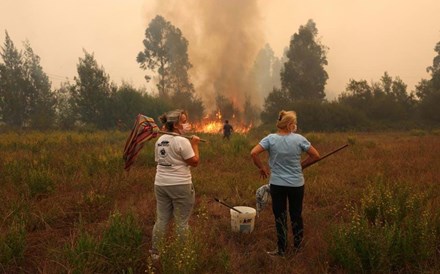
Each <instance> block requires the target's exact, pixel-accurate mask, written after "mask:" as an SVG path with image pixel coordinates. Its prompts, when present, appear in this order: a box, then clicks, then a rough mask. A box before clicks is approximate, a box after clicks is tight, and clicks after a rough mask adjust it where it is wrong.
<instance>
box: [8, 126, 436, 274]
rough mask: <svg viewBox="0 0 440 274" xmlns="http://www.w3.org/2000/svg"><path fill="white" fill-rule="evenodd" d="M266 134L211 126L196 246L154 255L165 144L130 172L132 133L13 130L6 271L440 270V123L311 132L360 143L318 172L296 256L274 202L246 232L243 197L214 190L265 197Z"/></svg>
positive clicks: (324, 148)
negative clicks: (241, 219) (254, 150)
mask: <svg viewBox="0 0 440 274" xmlns="http://www.w3.org/2000/svg"><path fill="white" fill-rule="evenodd" d="M266 133H267V132H265V133H263V132H258V133H257V132H253V133H251V134H249V135H248V136H246V137H244V136H233V138H232V139H231V141H230V142H227V141H224V140H222V139H221V136H217V135H206V136H203V137H204V138H206V139H208V140H209V143H207V144H201V157H202V162H201V164H200V166H199V167H197V168H195V169H193V182H194V185H195V188H196V197H197V198H196V200H197V203H196V206H195V211H194V214H193V216H192V218H191V220H190V222H191V227H192V235H191V236H192V237H191V239H190V241H189V242H187V243H185V244H182V243H180V242H178V241H175V240H173V239H169V241H168V242H167V243H166V244H165V247H166V249H164V250H165V251H166V252H165V253H164V254H163V255H162V258H161V262H152V261H151V260H150V259H148V249H149V246H150V240H151V230H152V226H153V224H154V218H155V199H154V193H153V191H152V189H153V181H154V174H155V164H154V160H153V150H152V148H153V144H152V143H148V144H147V145H146V146H145V147H144V149H143V151H142V153H141V155H140V157H139V158H138V160H137V162H136V163H135V165H134V167H133V168H132V170H131V171H130V173H125V172H124V171H123V168H122V166H123V162H122V150H123V147H124V143H125V138H126V137H127V136H128V132H98V133H87V132H84V133H74V132H53V133H37V132H34V133H3V134H1V135H0V151H1V154H0V174H1V176H0V186H1V188H0V197H2V200H3V201H2V203H1V204H2V205H1V207H0V272H1V271H3V272H5V273H15V272H20V273H92V272H94V273H96V272H99V273H111V272H116V273H122V272H125V273H145V272H147V273H148V272H150V273H257V272H258V273H326V272H327V273H328V272H332V273H346V272H359V271H363V272H368V271H371V272H393V271H395V272H402V271H403V272H408V271H410V272H432V273H434V272H436V270H437V271H438V269H440V265H439V263H438V261H439V260H438V259H439V252H440V251H439V249H440V248H439V243H440V232H439V231H440V219H439V214H438V210H437V209H438V207H439V206H440V199H439V197H440V186H439V178H440V176H439V175H440V172H439V171H440V157H439V155H440V137H439V136H438V132H423V131H411V132H399V133H395V132H393V133H357V132H353V133H344V134H342V133H332V134H327V133H325V134H324V133H309V134H306V136H307V137H308V138H309V140H310V141H311V142H312V143H313V144H314V145H315V147H317V148H318V149H319V151H320V152H321V154H325V153H326V152H329V151H331V150H333V149H335V148H337V147H339V146H341V145H343V144H345V143H349V144H350V146H349V147H348V148H346V149H344V150H342V151H341V152H339V153H337V154H335V155H333V156H331V157H330V158H327V159H325V160H323V161H322V162H320V163H318V164H316V165H314V166H312V167H309V168H308V169H307V170H305V178H306V196H305V202H304V203H305V204H304V216H303V217H304V221H305V241H306V243H305V248H304V250H303V251H302V252H300V253H298V254H293V253H288V255H287V258H284V259H281V258H271V257H268V256H267V255H266V254H265V251H266V250H271V249H273V248H274V247H275V241H276V239H275V238H276V236H275V226H274V221H273V216H272V213H271V210H270V208H266V209H265V210H264V211H263V212H262V213H261V214H260V216H259V217H258V218H257V219H256V224H255V230H254V231H253V232H252V233H251V234H238V233H232V232H231V229H230V215H229V209H228V208H226V207H224V206H222V205H221V204H219V203H216V202H215V201H214V197H218V198H221V199H224V200H225V201H226V202H227V203H229V204H232V205H246V206H252V207H255V191H256V189H257V188H258V187H259V186H261V185H262V184H264V183H265V182H264V181H262V180H260V179H259V177H258V172H257V170H256V168H255V167H254V166H253V164H252V162H251V159H250V156H249V151H250V149H251V147H252V146H253V145H255V144H256V143H257V142H258V140H259V139H260V138H261V137H263V136H264V135H265V134H266ZM383 243H388V245H383ZM396 243H397V244H396ZM372 250H376V251H377V252H379V254H374V252H372ZM377 252H376V253H377ZM380 252H382V253H380ZM422 253H423V254H422ZM377 257H380V258H388V259H387V260H383V259H380V258H377ZM344 258H346V261H344Z"/></svg>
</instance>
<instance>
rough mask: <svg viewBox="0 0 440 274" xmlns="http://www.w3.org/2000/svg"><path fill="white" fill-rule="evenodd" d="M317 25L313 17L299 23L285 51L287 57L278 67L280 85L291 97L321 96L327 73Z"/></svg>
mask: <svg viewBox="0 0 440 274" xmlns="http://www.w3.org/2000/svg"><path fill="white" fill-rule="evenodd" d="M317 35H318V29H317V28H316V24H315V22H314V21H313V20H311V19H310V20H309V21H308V22H307V24H306V25H304V26H300V28H299V30H298V33H295V34H294V35H293V36H292V38H291V40H290V46H289V49H288V51H287V61H286V62H285V63H284V67H283V68H282V71H281V88H282V89H283V90H286V91H287V92H288V93H289V96H290V97H291V98H292V99H293V100H318V101H319V100H323V99H324V97H325V93H324V88H325V85H326V83H327V79H328V74H327V72H326V71H325V69H324V66H326V65H327V64H328V62H327V57H326V52H327V48H326V47H325V46H324V45H322V44H321V43H320V41H319V40H318V38H317Z"/></svg>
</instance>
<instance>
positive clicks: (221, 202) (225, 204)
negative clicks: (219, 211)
mask: <svg viewBox="0 0 440 274" xmlns="http://www.w3.org/2000/svg"><path fill="white" fill-rule="evenodd" d="M214 200H215V201H216V202H219V203H220V204H222V205H224V206H226V207H229V208H230V209H232V210H235V211H237V212H238V213H240V214H241V213H243V212H241V211H240V210H238V209H236V208H234V207H233V206H230V205H228V204H227V203H225V202H223V201H221V200H219V199H217V198H214Z"/></svg>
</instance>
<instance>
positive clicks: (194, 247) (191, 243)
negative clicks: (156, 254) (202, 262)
mask: <svg viewBox="0 0 440 274" xmlns="http://www.w3.org/2000/svg"><path fill="white" fill-rule="evenodd" d="M159 250H160V262H161V265H162V270H163V273H170V274H172V273H182V274H186V273H197V269H198V266H199V258H198V256H199V255H200V254H202V252H203V251H202V248H201V243H200V242H199V240H197V237H194V234H192V233H190V232H188V233H187V235H185V237H179V236H176V237H174V238H169V239H168V241H166V243H163V244H162V245H161V247H160V248H159Z"/></svg>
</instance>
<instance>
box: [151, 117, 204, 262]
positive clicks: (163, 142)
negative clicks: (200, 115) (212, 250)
mask: <svg viewBox="0 0 440 274" xmlns="http://www.w3.org/2000/svg"><path fill="white" fill-rule="evenodd" d="M159 119H160V121H161V122H162V123H163V124H164V126H165V129H166V131H168V132H172V133H174V134H175V135H169V134H163V135H162V136H160V137H159V139H158V140H157V142H156V144H155V150H154V155H155V161H156V162H157V168H156V177H155V181H154V193H155V197H156V222H155V224H154V227H153V232H152V234H153V235H152V248H151V250H150V254H151V257H152V258H153V259H158V258H159V251H160V245H161V243H162V242H163V239H164V235H165V232H166V229H167V226H168V223H169V221H170V220H171V218H172V217H173V216H174V223H175V225H176V233H177V235H178V236H179V237H180V238H181V239H185V237H186V234H187V232H188V230H189V226H188V221H189V218H190V216H191V214H192V211H193V207H194V202H195V191H194V187H193V184H192V177H191V170H190V167H197V165H198V164H199V161H200V154H199V146H198V145H199V141H200V138H199V137H197V136H192V137H191V139H190V140H188V139H187V138H185V137H183V136H180V135H181V134H182V133H183V131H184V128H185V124H186V122H187V119H188V114H187V113H186V112H184V111H182V110H175V111H170V112H168V113H166V114H164V115H162V116H160V117H159Z"/></svg>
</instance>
